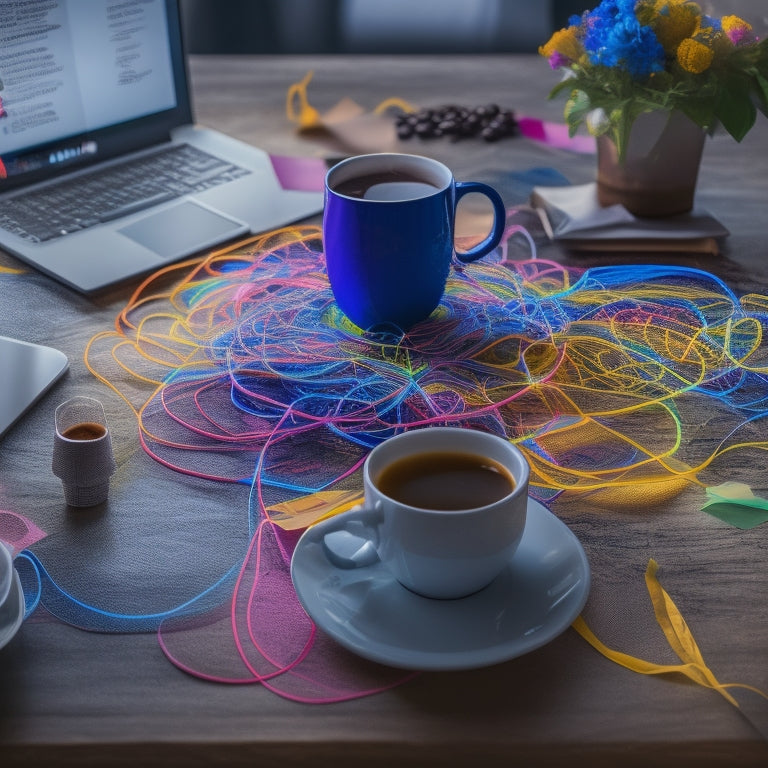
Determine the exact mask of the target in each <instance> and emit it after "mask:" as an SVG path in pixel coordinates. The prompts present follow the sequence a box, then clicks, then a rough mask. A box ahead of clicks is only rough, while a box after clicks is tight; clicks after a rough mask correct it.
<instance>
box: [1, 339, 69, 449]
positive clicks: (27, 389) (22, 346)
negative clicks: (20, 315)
mask: <svg viewBox="0 0 768 768" xmlns="http://www.w3.org/2000/svg"><path fill="white" fill-rule="evenodd" d="M68 368H69V360H68V359H67V356H66V355H65V354H64V353H63V352H60V351H59V350H58V349H53V348H51V347H45V346H43V345H41V344H30V343H29V342H26V341H19V340H18V339H9V338H7V337H6V336H0V438H1V437H2V436H3V435H4V434H5V433H6V432H7V431H8V430H9V429H10V428H11V427H12V426H13V424H15V423H16V421H17V420H18V419H19V418H20V417H21V416H22V414H24V413H26V411H28V410H29V409H30V408H31V407H32V406H33V405H34V404H35V403H36V402H37V401H38V400H39V399H40V398H41V397H42V396H43V395H44V394H45V393H46V392H47V391H48V390H49V389H50V388H51V387H52V386H53V385H54V384H55V383H56V382H57V381H58V380H59V379H60V378H61V377H62V376H63V375H64V374H65V373H66V371H67V369H68Z"/></svg>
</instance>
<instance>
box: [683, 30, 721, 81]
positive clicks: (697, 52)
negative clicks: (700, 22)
mask: <svg viewBox="0 0 768 768" xmlns="http://www.w3.org/2000/svg"><path fill="white" fill-rule="evenodd" d="M714 55H715V54H714V51H713V50H712V49H711V48H709V47H708V46H706V45H704V43H700V42H699V41H698V40H694V39H693V38H692V37H687V38H686V39H685V40H683V41H682V42H681V43H680V45H678V46H677V61H678V62H679V64H680V66H681V67H682V68H683V69H684V70H685V71H686V72H693V73H694V74H696V75H698V74H700V73H702V72H704V71H705V70H707V69H709V65H710V64H711V63H712V59H713V57H714Z"/></svg>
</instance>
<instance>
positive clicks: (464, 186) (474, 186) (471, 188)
mask: <svg viewBox="0 0 768 768" xmlns="http://www.w3.org/2000/svg"><path fill="white" fill-rule="evenodd" d="M470 192H479V193H480V194H481V195H485V196H486V197H487V198H488V199H489V200H490V201H491V204H492V205H493V227H492V228H491V231H490V234H489V235H488V237H486V238H485V240H483V241H482V242H481V243H478V244H477V245H476V246H475V247H474V248H470V249H469V250H468V251H464V252H463V253H459V252H458V251H456V258H457V259H458V260H459V261H461V262H463V263H464V264H468V263H469V262H470V261H476V260H477V259H479V258H481V257H483V256H485V255H486V254H488V253H490V252H491V251H492V250H493V249H494V248H495V247H496V246H497V245H498V244H499V243H500V242H501V238H502V236H503V235H504V228H505V227H506V225H507V212H506V210H505V208H504V203H503V202H502V199H501V196H500V195H499V193H498V192H497V191H496V190H495V189H493V187H489V186H488V185H487V184H483V183H482V182H480V181H457V182H456V205H457V206H458V204H459V200H461V198H462V197H464V195H468V194H469V193H470ZM454 250H455V249H454Z"/></svg>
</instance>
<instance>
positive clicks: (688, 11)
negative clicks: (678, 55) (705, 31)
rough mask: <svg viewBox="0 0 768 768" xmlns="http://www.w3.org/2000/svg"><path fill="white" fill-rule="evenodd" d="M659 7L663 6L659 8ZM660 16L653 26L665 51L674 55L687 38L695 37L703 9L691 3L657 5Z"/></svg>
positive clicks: (653, 22) (655, 19) (663, 3)
mask: <svg viewBox="0 0 768 768" xmlns="http://www.w3.org/2000/svg"><path fill="white" fill-rule="evenodd" d="M659 6H661V7H660V8H659ZM657 10H658V11H659V12H658V15H657V16H656V17H655V18H654V19H653V21H652V24H651V26H652V27H653V29H654V31H655V32H656V37H657V38H658V40H659V42H660V43H661V45H662V47H663V48H664V51H665V52H666V53H668V54H670V53H674V52H675V51H676V50H677V47H678V46H679V45H680V43H681V42H682V41H683V40H685V39H686V38H687V37H693V34H694V32H695V31H696V30H697V28H698V26H699V20H700V19H701V9H700V8H699V6H698V5H696V4H691V3H680V2H678V3H671V2H668V1H667V2H662V3H657Z"/></svg>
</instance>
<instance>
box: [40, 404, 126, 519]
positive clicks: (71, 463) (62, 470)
mask: <svg viewBox="0 0 768 768" xmlns="http://www.w3.org/2000/svg"><path fill="white" fill-rule="evenodd" d="M55 423H56V431H55V432H54V436H53V457H52V459H51V468H52V470H53V474H54V475H56V476H57V477H59V478H60V479H61V483H62V486H63V488H64V498H65V500H66V502H67V504H68V505H69V506H71V507H91V506H95V505H96V504H103V503H104V502H105V501H106V500H107V497H108V495H109V479H110V477H111V475H112V474H113V473H114V472H115V468H116V467H115V458H114V455H113V452H112V438H111V436H110V432H109V427H108V426H107V420H106V417H105V415H104V406H103V405H102V404H101V402H99V401H98V400H95V399H93V398H91V397H80V396H78V397H73V398H71V399H70V400H67V401H66V402H64V403H61V405H59V406H58V407H57V408H56V414H55Z"/></svg>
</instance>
